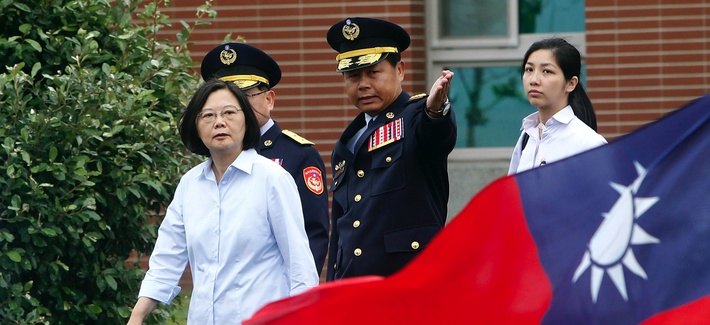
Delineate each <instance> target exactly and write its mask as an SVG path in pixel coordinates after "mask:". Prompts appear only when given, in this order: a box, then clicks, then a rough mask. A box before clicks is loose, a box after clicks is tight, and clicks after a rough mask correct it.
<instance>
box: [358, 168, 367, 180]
mask: <svg viewBox="0 0 710 325" xmlns="http://www.w3.org/2000/svg"><path fill="white" fill-rule="evenodd" d="M357 177H360V178H363V177H365V171H364V170H362V169H360V170H358V171H357Z"/></svg>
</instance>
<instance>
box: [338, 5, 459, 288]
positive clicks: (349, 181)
mask: <svg viewBox="0 0 710 325" xmlns="http://www.w3.org/2000/svg"><path fill="white" fill-rule="evenodd" d="M327 40H328V44H330V46H331V47H332V48H333V49H334V50H336V51H337V52H338V53H339V55H338V56H337V57H336V60H337V61H338V68H337V72H341V73H342V74H343V79H344V82H345V90H346V92H347V95H348V98H349V99H350V101H351V102H352V103H353V105H354V106H355V107H357V108H358V109H359V110H360V111H361V113H360V114H359V115H358V116H357V117H356V118H355V119H354V120H353V121H352V122H351V123H350V125H348V127H347V128H346V129H345V131H344V132H343V134H342V135H341V137H340V140H339V141H338V142H337V143H336V144H335V149H334V151H333V155H332V160H331V161H332V166H333V183H332V185H331V187H330V188H331V191H332V192H333V202H332V207H333V209H332V213H331V217H332V218H333V219H332V220H333V229H332V233H331V237H330V249H329V254H330V255H329V256H330V257H329V260H328V274H327V279H328V280H329V281H331V280H337V279H342V278H347V277H353V276H362V275H383V276H386V275H390V274H392V273H394V272H396V271H397V270H399V269H401V268H402V267H403V266H404V265H406V264H407V263H408V262H409V261H410V260H412V259H413V258H414V257H415V256H416V255H417V253H418V252H420V251H421V250H422V249H424V248H425V247H426V245H427V244H428V243H429V242H430V241H431V239H432V238H433V237H434V236H435V235H436V234H437V233H438V232H439V230H441V228H442V227H444V222H445V220H446V208H447V203H448V199H449V181H448V173H447V157H448V155H449V153H450V152H451V151H452V150H453V148H454V145H455V144H456V121H455V118H454V114H453V111H451V110H450V105H449V102H448V99H447V96H446V94H447V92H448V90H449V86H450V83H451V78H452V77H453V73H452V72H450V71H443V72H442V74H441V76H440V77H439V78H438V79H437V81H436V82H435V83H434V85H433V86H432V88H431V91H430V94H431V95H429V96H427V95H425V94H421V95H416V96H410V95H409V94H407V93H406V92H405V91H403V90H402V80H403V79H404V62H402V61H401V53H402V51H404V50H405V49H407V47H409V44H410V37H409V34H408V33H407V32H406V31H405V30H404V29H403V28H402V27H400V26H398V25H396V24H393V23H391V22H388V21H384V20H379V19H372V18H350V19H346V20H343V21H340V22H338V23H336V24H335V25H333V26H332V27H331V28H330V30H329V31H328V35H327Z"/></svg>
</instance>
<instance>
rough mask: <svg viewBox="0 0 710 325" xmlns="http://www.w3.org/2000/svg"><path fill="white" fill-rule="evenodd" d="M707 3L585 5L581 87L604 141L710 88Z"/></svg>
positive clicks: (621, 0)
mask: <svg viewBox="0 0 710 325" xmlns="http://www.w3.org/2000/svg"><path fill="white" fill-rule="evenodd" d="M709 18H710V1H707V0H663V1H660V0H655V1H653V0H593V1H591V0H588V1H587V7H586V29H587V33H586V34H587V54H588V61H587V76H588V77H587V85H588V88H589V95H590V98H591V99H592V102H593V103H594V107H595V109H596V111H597V118H598V120H599V130H600V132H602V133H603V134H604V135H605V136H607V138H614V137H617V136H619V135H622V134H625V133H628V132H629V131H632V130H634V129H636V128H638V127H639V126H641V125H643V124H645V123H648V122H650V121H653V120H656V119H658V118H659V117H660V116H662V115H664V114H665V113H668V112H670V111H672V110H674V109H675V108H678V107H679V106H681V105H682V104H683V103H685V102H687V101H689V100H691V99H693V98H696V97H699V96H701V95H703V94H705V93H706V92H708V90H709V89H710V71H709V69H708V60H709V59H710V45H708V43H709V41H710V20H709Z"/></svg>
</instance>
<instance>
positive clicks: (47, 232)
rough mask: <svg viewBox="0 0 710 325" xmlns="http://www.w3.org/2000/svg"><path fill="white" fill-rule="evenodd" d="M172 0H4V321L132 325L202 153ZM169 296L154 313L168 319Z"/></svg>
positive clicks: (0, 269)
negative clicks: (184, 181)
mask: <svg viewBox="0 0 710 325" xmlns="http://www.w3.org/2000/svg"><path fill="white" fill-rule="evenodd" d="M164 6H169V2H168V1H153V2H149V3H147V4H140V3H139V2H138V1H133V0H125V1H120V2H114V1H106V0H93V1H60V0H57V1H49V0H40V1H30V0H23V1H10V0H1V1H0V12H1V14H0V20H2V21H3V26H4V27H0V28H2V29H0V32H1V34H0V58H2V64H0V139H2V141H1V143H0V207H2V208H0V323H2V324H36V323H41V324H88V323H92V324H125V322H126V320H127V317H128V316H129V315H130V308H131V307H132V306H133V304H134V303H135V301H136V295H137V293H138V288H139V285H140V281H141V279H142V278H143V274H144V272H143V271H142V270H141V269H140V268H138V267H136V265H131V263H127V262H126V260H127V258H128V256H129V254H130V253H131V252H132V251H133V250H135V251H138V252H147V253H149V252H150V251H151V250H152V247H153V245H154V243H155V237H156V233H157V225H158V223H159V222H158V221H159V218H160V213H161V208H162V207H164V206H166V205H167V204H168V203H169V202H170V199H171V198H172V193H173V190H174V188H175V186H176V185H177V181H178V180H179V177H180V175H182V174H183V173H184V172H185V171H186V170H187V169H188V168H190V167H191V166H193V165H194V164H196V161H195V159H196V158H195V157H192V156H190V155H188V154H187V153H186V152H185V151H184V150H183V146H182V143H181V142H180V138H179V135H178V131H177V125H178V122H179V118H180V114H181V112H182V109H183V107H184V104H185V103H186V102H187V99H188V98H189V96H190V95H191V94H192V92H193V91H194V89H195V88H196V86H197V85H198V83H199V76H198V75H197V74H195V73H194V71H193V69H192V68H191V67H193V66H195V62H193V61H192V60H191V58H190V56H189V53H188V51H187V45H188V44H187V38H188V36H189V35H190V33H191V32H192V30H193V29H194V28H195V26H196V25H203V24H205V23H200V22H202V21H204V18H206V17H214V16H215V12H214V11H212V10H211V3H210V2H207V3H205V5H204V6H202V7H200V8H196V11H197V15H198V23H196V24H195V25H192V26H191V25H188V24H185V23H183V26H182V27H183V28H182V31H181V32H180V33H179V34H178V35H177V41H174V42H170V41H166V40H161V39H158V37H157V36H156V32H157V31H159V30H160V29H161V28H164V27H165V26H166V25H169V22H168V17H167V16H166V15H164V14H161V13H160V11H159V9H160V8H161V7H164ZM168 315H169V313H168V312H167V310H166V309H165V308H164V307H161V309H159V310H157V311H156V312H155V313H154V314H153V319H152V322H164V321H165V319H166V318H168V317H169V316H168Z"/></svg>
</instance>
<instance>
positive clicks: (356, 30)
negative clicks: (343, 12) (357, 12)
mask: <svg viewBox="0 0 710 325" xmlns="http://www.w3.org/2000/svg"><path fill="white" fill-rule="evenodd" d="M358 36H360V26H358V25H357V24H355V23H353V22H352V21H350V19H348V20H347V21H346V22H345V25H344V26H343V37H345V39H346V40H349V41H354V40H355V39H356V38H357V37H358Z"/></svg>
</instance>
